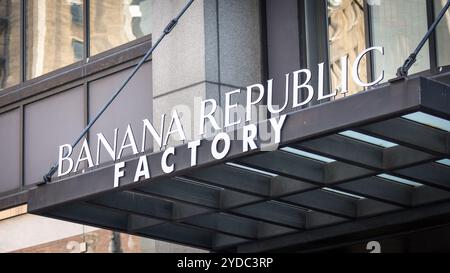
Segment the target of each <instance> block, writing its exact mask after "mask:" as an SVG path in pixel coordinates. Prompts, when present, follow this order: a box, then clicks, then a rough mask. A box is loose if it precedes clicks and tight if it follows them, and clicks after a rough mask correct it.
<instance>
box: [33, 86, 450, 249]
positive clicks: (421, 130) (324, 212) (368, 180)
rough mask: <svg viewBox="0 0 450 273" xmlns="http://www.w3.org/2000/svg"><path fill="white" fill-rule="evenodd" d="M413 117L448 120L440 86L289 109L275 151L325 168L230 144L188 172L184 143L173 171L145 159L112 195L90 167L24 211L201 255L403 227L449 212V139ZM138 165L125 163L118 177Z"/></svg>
mask: <svg viewBox="0 0 450 273" xmlns="http://www.w3.org/2000/svg"><path fill="white" fill-rule="evenodd" d="M414 112H423V113H427V114H430V115H433V116H436V117H439V118H442V119H445V120H450V88H449V86H447V85H445V84H443V83H440V82H438V81H435V80H433V79H427V78H415V79H409V80H405V81H398V82H393V83H389V84H387V85H385V86H382V87H379V88H375V89H373V90H370V91H366V92H363V93H360V94H357V95H354V96H350V97H347V98H344V99H340V100H337V101H333V102H329V103H324V104H321V105H317V106H314V107H310V108H307V109H303V110H300V111H297V112H293V113H290V114H289V115H288V117H287V120H286V124H285V127H284V129H283V132H282V138H281V139H282V143H281V146H283V147H285V146H289V147H292V148H295V149H300V150H303V151H307V152H310V153H314V154H317V155H321V156H324V157H327V158H330V159H333V160H335V161H333V162H321V161H318V160H315V159H311V158H307V157H302V156H298V155H295V154H292V153H289V152H287V151H282V150H276V151H272V152H262V151H259V150H258V151H251V152H248V153H245V154H242V153H241V151H240V148H241V143H240V142H239V141H234V142H232V146H231V150H230V153H229V155H228V156H227V157H226V158H225V159H224V160H222V161H217V160H213V158H212V157H211V155H210V153H209V150H208V149H209V147H210V145H211V142H210V141H208V140H204V141H203V143H202V146H201V147H200V148H199V151H198V166H196V167H194V168H191V167H190V166H189V160H188V159H189V158H190V154H189V153H188V152H183V151H188V149H187V147H181V149H179V151H180V152H179V153H177V156H176V157H174V160H175V165H176V170H175V173H174V174H173V175H171V176H167V175H164V174H163V172H162V170H161V169H160V167H159V168H158V166H157V165H158V163H159V160H152V159H156V158H160V153H161V152H160V153H154V154H150V155H148V157H149V163H150V164H155V166H152V170H156V172H155V171H154V172H153V174H152V175H153V177H152V178H151V179H149V180H146V181H142V182H138V183H133V182H132V177H128V178H127V177H124V180H123V182H122V185H121V186H120V187H119V188H113V184H112V182H111V181H113V173H114V171H113V166H108V167H104V168H100V169H96V170H94V171H91V172H87V173H85V174H80V175H77V176H73V177H69V178H67V179H64V180H61V181H56V182H53V183H49V184H47V185H44V186H41V187H37V188H35V189H33V190H32V191H31V193H30V199H29V204H28V207H29V211H30V212H32V213H35V214H39V215H43V216H48V217H54V218H58V219H64V220H68V221H74V222H78V223H83V224H88V225H93V226H98V227H102V228H108V229H114V230H119V231H122V232H127V233H131V234H136V235H139V236H144V237H150V238H155V239H160V240H165V241H171V242H176V243H179V244H185V245H189V246H194V247H199V248H203V249H208V250H211V251H239V252H258V251H275V250H281V249H289V247H294V246H295V247H300V246H303V247H306V246H307V245H308V244H311V243H314V242H315V241H320V240H326V239H332V238H338V237H343V236H350V235H352V234H353V235H354V236H357V235H358V236H359V237H358V238H364V234H368V233H367V232H371V231H372V232H374V231H375V230H378V229H381V228H383V230H384V231H387V230H400V229H402V228H408V227H409V226H408V224H410V223H416V222H417V221H419V220H424V219H428V218H432V217H436V216H439V215H450V167H449V166H445V165H442V164H438V163H436V161H438V160H441V159H444V158H450V133H449V132H446V131H443V130H440V129H436V128H433V127H430V126H426V125H423V124H419V123H416V122H414V121H410V120H407V119H404V118H402V116H404V115H406V114H410V113H414ZM346 130H353V131H356V132H361V133H364V134H366V135H370V136H373V137H377V138H381V139H384V140H387V141H391V142H394V143H397V144H399V145H398V146H395V147H390V148H383V147H379V146H376V145H373V144H369V143H366V142H362V141H358V140H355V139H352V138H349V137H346V136H343V135H340V134H338V133H339V132H342V131H346ZM184 146H186V145H184ZM227 162H232V163H234V164H232V165H229V164H226V163H227ZM136 165H137V159H136V158H132V159H130V160H129V161H127V164H126V166H127V167H126V169H125V172H126V170H127V168H130V170H133V169H134V168H135V167H136ZM239 165H243V166H247V167H250V168H254V169H258V170H261V171H264V172H268V173H272V174H274V176H270V175H266V174H264V173H262V172H254V171H251V170H248V169H243V168H239ZM380 174H388V175H393V176H396V177H399V178H403V179H408V180H413V181H415V182H418V183H420V184H423V185H422V186H420V187H413V186H409V185H405V184H401V183H395V182H393V181H388V180H386V179H384V178H382V177H379V176H378V175H380ZM328 189H331V190H328ZM339 191H341V192H345V193H349V194H353V195H355V196H353V197H352V196H350V195H343V194H340V193H339ZM390 228H392V229H390ZM364 232H366V233H364ZM360 234H363V235H360Z"/></svg>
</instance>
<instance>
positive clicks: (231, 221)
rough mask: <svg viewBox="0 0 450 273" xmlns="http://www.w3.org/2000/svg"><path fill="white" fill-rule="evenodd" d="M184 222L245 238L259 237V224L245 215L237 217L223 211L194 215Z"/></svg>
mask: <svg viewBox="0 0 450 273" xmlns="http://www.w3.org/2000/svg"><path fill="white" fill-rule="evenodd" d="M183 223H185V224H189V225H193V226H197V227H200V228H208V229H211V230H215V231H218V232H222V233H224V234H228V235H232V236H236V237H240V238H244V239H249V240H254V239H257V232H258V226H257V224H255V222H252V221H251V220H249V219H245V218H243V217H236V216H231V215H227V214H223V213H215V214H208V215H200V216H197V217H192V218H189V219H186V220H184V221H183Z"/></svg>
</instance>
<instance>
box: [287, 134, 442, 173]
mask: <svg viewBox="0 0 450 273" xmlns="http://www.w3.org/2000/svg"><path fill="white" fill-rule="evenodd" d="M292 146H293V147H294V148H295V147H296V148H299V149H302V150H305V151H308V152H312V153H316V154H319V155H322V156H326V157H330V158H333V159H335V160H339V161H342V162H345V163H348V164H352V165H356V166H360V167H363V168H368V169H374V170H391V169H396V168H401V167H407V166H408V165H411V164H418V163H422V162H426V161H430V160H436V159H438V157H436V156H433V155H430V154H427V153H424V152H421V151H417V150H414V149H410V148H408V147H404V146H395V147H390V148H382V147H378V146H376V145H373V144H369V143H365V142H362V141H358V140H354V139H351V138H348V137H345V136H342V135H338V134H336V135H331V136H326V137H322V138H318V139H314V140H309V141H304V142H300V143H298V144H294V145H292Z"/></svg>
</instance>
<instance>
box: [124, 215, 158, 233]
mask: <svg viewBox="0 0 450 273" xmlns="http://www.w3.org/2000/svg"><path fill="white" fill-rule="evenodd" d="M164 223H165V221H164V220H159V219H155V218H151V217H147V216H141V215H136V214H131V215H129V216H128V226H127V230H128V231H130V232H139V230H142V229H145V228H148V227H151V226H156V225H162V224H164Z"/></svg>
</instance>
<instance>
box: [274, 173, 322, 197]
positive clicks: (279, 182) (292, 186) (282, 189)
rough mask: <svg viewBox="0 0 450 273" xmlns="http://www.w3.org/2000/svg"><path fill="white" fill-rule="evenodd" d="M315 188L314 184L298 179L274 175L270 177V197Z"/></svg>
mask: <svg viewBox="0 0 450 273" xmlns="http://www.w3.org/2000/svg"><path fill="white" fill-rule="evenodd" d="M317 188H318V186H316V185H313V184H310V183H307V182H304V181H302V180H298V179H291V178H288V177H283V176H275V177H272V178H271V196H272V198H279V197H281V196H285V195H291V194H295V193H301V192H305V191H309V190H313V189H317Z"/></svg>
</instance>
